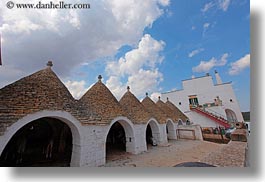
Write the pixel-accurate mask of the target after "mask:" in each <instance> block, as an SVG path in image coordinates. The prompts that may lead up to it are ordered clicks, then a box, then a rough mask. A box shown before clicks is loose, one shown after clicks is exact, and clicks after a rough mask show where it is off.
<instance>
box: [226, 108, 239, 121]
mask: <svg viewBox="0 0 265 182" xmlns="http://www.w3.org/2000/svg"><path fill="white" fill-rule="evenodd" d="M225 114H226V118H227V120H228V121H229V122H237V117H236V113H235V112H234V111H232V110H231V109H225Z"/></svg>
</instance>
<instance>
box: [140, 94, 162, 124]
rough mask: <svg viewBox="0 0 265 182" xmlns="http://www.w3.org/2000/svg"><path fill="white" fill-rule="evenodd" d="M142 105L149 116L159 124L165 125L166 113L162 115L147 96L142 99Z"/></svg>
mask: <svg viewBox="0 0 265 182" xmlns="http://www.w3.org/2000/svg"><path fill="white" fill-rule="evenodd" d="M142 104H143V105H144V107H145V109H146V110H147V111H148V112H149V114H150V115H151V116H154V118H155V119H157V121H158V122H159V123H160V124H164V123H166V120H167V115H166V113H164V112H163V111H162V110H161V109H160V108H159V107H158V106H157V105H156V104H155V103H154V102H153V101H152V100H151V99H150V98H149V97H148V96H146V97H145V98H144V99H143V101H142Z"/></svg>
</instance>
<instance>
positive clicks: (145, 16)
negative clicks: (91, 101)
mask: <svg viewBox="0 0 265 182" xmlns="http://www.w3.org/2000/svg"><path fill="white" fill-rule="evenodd" d="M89 3H90V4H91V9H90V10H89V11H84V10H79V11H71V12H70V11H67V10H64V11H52V13H50V14H47V12H43V10H42V11H39V12H37V13H38V15H39V17H40V18H39V19H37V20H36V18H34V17H36V12H34V11H36V10H34V11H33V10H32V12H31V11H28V12H26V11H24V12H21V10H20V12H18V11H17V12H16V11H12V12H11V11H8V10H7V9H3V10H2V11H1V12H3V13H2V14H0V17H1V18H0V23H1V27H0V31H1V34H2V37H3V40H2V45H3V64H4V65H3V66H2V67H1V68H0V69H2V70H0V76H1V73H2V76H1V78H2V80H1V79H0V85H2V86H4V85H6V84H8V83H10V82H12V81H14V80H16V79H17V78H20V77H22V76H25V75H27V74H29V73H32V72H34V71H36V70H38V69H41V68H43V65H45V62H46V60H47V59H52V60H53V61H54V68H53V69H54V70H55V72H56V73H57V74H58V75H59V76H60V78H61V79H62V80H63V82H64V83H65V84H66V85H67V87H68V88H69V90H70V91H71V93H72V94H73V95H74V96H75V97H77V98H79V97H80V96H82V94H83V93H84V92H85V91H86V90H87V89H88V88H89V87H90V86H91V85H92V84H94V83H95V82H96V81H97V76H98V75H99V74H102V76H103V81H104V83H106V85H107V86H108V87H109V88H110V90H111V91H112V92H113V93H114V95H115V96H116V97H117V98H118V99H119V98H120V97H121V96H122V95H123V93H124V92H125V91H126V87H127V85H130V86H131V90H132V92H133V93H135V95H136V96H137V97H138V98H139V99H141V98H143V97H144V95H145V92H149V94H150V95H151V97H152V98H156V97H157V95H159V93H161V92H165V91H170V90H174V89H180V88H181V87H182V86H181V80H184V79H187V78H191V77H192V76H202V75H205V73H208V72H209V73H210V74H211V75H213V73H214V70H217V71H218V72H219V74H220V76H221V77H222V80H223V82H229V81H232V82H233V88H234V90H235V93H236V96H237V98H238V101H239V103H240V107H241V110H242V111H249V108H250V26H249V21H250V7H249V1H247V0H200V1H197V0H178V1H173V0H171V1H169V0H154V1H149V0H147V1H144V2H142V1H132V0H129V1H126V2H124V1H119V0H114V1H93V0H92V1H89ZM55 12H56V13H55ZM18 13H19V15H20V17H22V18H18ZM42 17H43V18H42ZM25 20H27V21H25ZM10 30H12V31H10ZM15 30H16V31H15ZM14 39H16V40H15V41H14ZM11 43H12V44H11ZM35 53H36V55H35ZM11 54H12V55H11ZM6 60H8V63H5V61H6ZM26 65H32V66H30V68H29V66H28V67H27V66H26ZM11 73H12V74H11Z"/></svg>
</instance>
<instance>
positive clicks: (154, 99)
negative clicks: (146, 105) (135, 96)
mask: <svg viewBox="0 0 265 182" xmlns="http://www.w3.org/2000/svg"><path fill="white" fill-rule="evenodd" d="M159 96H160V97H161V93H159V92H154V93H152V94H151V96H150V98H151V99H152V100H153V101H154V102H157V101H158V97H159Z"/></svg>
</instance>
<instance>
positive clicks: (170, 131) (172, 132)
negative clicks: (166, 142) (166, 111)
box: [166, 119, 177, 140]
mask: <svg viewBox="0 0 265 182" xmlns="http://www.w3.org/2000/svg"><path fill="white" fill-rule="evenodd" d="M166 130H167V138H168V139H170V140H175V139H177V133H176V129H175V125H174V122H173V121H172V120H171V119H167V123H166Z"/></svg>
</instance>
